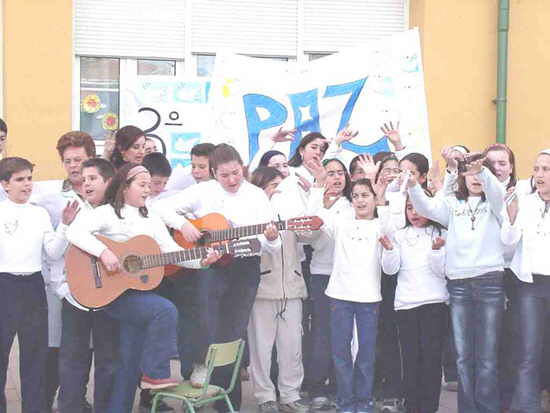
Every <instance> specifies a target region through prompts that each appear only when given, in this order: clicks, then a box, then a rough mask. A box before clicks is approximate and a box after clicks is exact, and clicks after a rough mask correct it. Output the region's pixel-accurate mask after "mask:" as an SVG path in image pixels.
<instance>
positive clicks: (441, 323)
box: [396, 303, 449, 413]
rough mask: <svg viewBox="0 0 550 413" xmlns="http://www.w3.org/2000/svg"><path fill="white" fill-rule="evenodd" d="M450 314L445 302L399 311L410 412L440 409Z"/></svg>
mask: <svg viewBox="0 0 550 413" xmlns="http://www.w3.org/2000/svg"><path fill="white" fill-rule="evenodd" d="M448 313H449V310H448V308H447V305H446V304H444V303H437V304H426V305H422V306H420V307H416V308H412V309H410V310H399V311H396V315H397V323H398V326H399V340H400V342H401V349H402V352H403V387H404V393H405V406H406V407H407V411H417V412H419V413H435V412H437V409H438V407H439V394H440V392H441V363H442V357H443V343H444V341H445V333H446V331H447V317H448Z"/></svg>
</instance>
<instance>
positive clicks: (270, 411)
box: [258, 401, 279, 413]
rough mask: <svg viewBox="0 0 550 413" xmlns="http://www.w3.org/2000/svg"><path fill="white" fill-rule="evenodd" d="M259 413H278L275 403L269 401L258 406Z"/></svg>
mask: <svg viewBox="0 0 550 413" xmlns="http://www.w3.org/2000/svg"><path fill="white" fill-rule="evenodd" d="M258 412H259V413H279V408H278V407H277V402H275V401H269V402H265V403H262V404H260V405H259V406H258Z"/></svg>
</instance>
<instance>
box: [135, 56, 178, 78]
mask: <svg viewBox="0 0 550 413" xmlns="http://www.w3.org/2000/svg"><path fill="white" fill-rule="evenodd" d="M137 74H138V75H139V76H150V75H161V76H176V61H175V60H145V59H139V60H138V61H137Z"/></svg>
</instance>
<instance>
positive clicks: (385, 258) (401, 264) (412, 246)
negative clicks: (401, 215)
mask: <svg viewBox="0 0 550 413" xmlns="http://www.w3.org/2000/svg"><path fill="white" fill-rule="evenodd" d="M438 236H440V235H439V231H438V230H437V228H434V227H433V226H429V227H425V228H416V227H413V226H408V227H405V228H403V229H400V230H399V231H397V232H396V233H395V234H394V237H393V238H394V239H393V240H392V242H393V246H394V248H393V250H386V249H384V250H383V253H382V269H383V270H384V272H385V273H386V274H398V276H397V289H396V291H395V302H394V306H395V309H396V310H408V309H411V308H415V307H419V306H421V305H425V304H433V303H443V302H446V301H447V300H448V299H449V293H448V292H447V281H446V280H445V249H444V248H441V249H440V250H433V249H432V242H433V240H434V239H435V238H436V237H438ZM441 236H442V237H445V234H444V232H442V235H441Z"/></svg>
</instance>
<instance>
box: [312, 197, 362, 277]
mask: <svg viewBox="0 0 550 413" xmlns="http://www.w3.org/2000/svg"><path fill="white" fill-rule="evenodd" d="M324 192H325V189H324V188H311V190H310V196H309V200H308V206H307V215H317V214H319V213H320V211H323V212H322V213H323V214H331V215H333V216H334V219H339V217H344V218H346V219H353V217H354V211H353V208H352V206H351V202H350V201H348V199H347V198H346V197H344V196H342V197H341V198H340V199H338V201H336V202H335V203H334V205H332V207H331V208H330V209H326V208H324V206H323V196H324ZM316 235H317V236H316V237H315V238H314V240H313V241H312V242H311V246H312V247H313V256H312V258H311V264H310V269H311V274H323V275H330V273H331V272H332V266H333V264H334V239H333V238H331V237H330V236H329V235H327V234H326V233H325V232H324V231H319V232H318V233H317V234H316Z"/></svg>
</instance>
